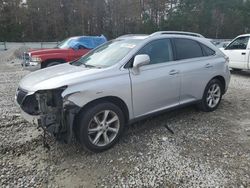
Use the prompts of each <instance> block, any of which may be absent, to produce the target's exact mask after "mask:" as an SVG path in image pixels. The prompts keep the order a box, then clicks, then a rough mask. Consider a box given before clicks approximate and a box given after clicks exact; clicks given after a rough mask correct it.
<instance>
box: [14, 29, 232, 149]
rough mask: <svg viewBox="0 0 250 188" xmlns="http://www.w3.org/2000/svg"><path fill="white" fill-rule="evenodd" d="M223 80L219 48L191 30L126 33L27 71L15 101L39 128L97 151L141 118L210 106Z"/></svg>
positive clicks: (225, 71) (216, 102)
mask: <svg viewBox="0 0 250 188" xmlns="http://www.w3.org/2000/svg"><path fill="white" fill-rule="evenodd" d="M229 80H230V72H229V68H228V62H227V59H226V58H225V56H224V55H223V53H222V52H221V51H220V50H218V49H217V48H216V47H215V46H214V45H213V44H211V42H210V41H209V40H207V39H205V38H203V37H202V36H200V35H198V34H197V35H195V34H192V33H191V34H190V33H183V32H178V33H174V32H170V33H169V32H157V33H154V34H152V35H126V36H122V37H119V38H117V39H115V40H112V41H109V42H107V43H105V44H104V45H102V46H100V47H98V48H96V49H94V50H92V51H91V52H90V53H88V54H87V55H85V56H83V57H82V58H80V59H79V60H77V61H74V62H71V63H66V64H63V65H58V66H54V67H50V68H47V69H43V70H39V71H36V72H33V73H31V74H29V75H27V76H26V77H24V78H23V79H22V80H21V82H20V85H19V87H18V89H17V93H16V101H17V103H18V104H19V106H20V107H21V111H22V114H23V117H24V118H25V119H27V120H28V121H30V122H32V123H34V124H37V125H38V126H39V127H42V128H43V129H44V130H45V131H46V132H49V133H51V134H53V135H54V136H56V137H57V138H58V139H63V140H65V141H66V142H70V141H71V139H72V137H73V136H75V137H76V138H77V140H78V141H79V142H80V144H81V145H82V146H83V147H84V148H86V149H88V150H90V151H93V152H101V151H104V150H106V149H108V148H110V147H112V146H113V145H114V144H115V143H116V142H117V141H118V139H119V137H120V136H121V134H122V132H123V130H124V127H125V126H126V125H128V124H130V123H131V122H134V121H136V120H139V119H141V118H144V117H148V116H152V115H153V114H156V113H159V112H162V111H165V110H169V109H172V108H176V107H181V106H184V105H187V104H197V106H198V107H199V108H200V109H201V110H203V111H206V112H210V111H214V110H215V109H216V108H217V107H218V105H219V104H220V101H221V98H222V95H223V94H225V93H226V91H227V88H228V84H229Z"/></svg>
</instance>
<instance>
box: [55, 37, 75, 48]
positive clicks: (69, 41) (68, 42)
mask: <svg viewBox="0 0 250 188" xmlns="http://www.w3.org/2000/svg"><path fill="white" fill-rule="evenodd" d="M76 41H77V38H68V39H65V40H63V41H62V42H61V43H60V44H58V46H57V47H58V48H61V49H69V48H72V47H73V44H74V43H75V42H76Z"/></svg>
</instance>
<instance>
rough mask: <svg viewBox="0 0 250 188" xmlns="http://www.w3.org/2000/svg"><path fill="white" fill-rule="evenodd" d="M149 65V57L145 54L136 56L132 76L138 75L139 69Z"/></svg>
mask: <svg viewBox="0 0 250 188" xmlns="http://www.w3.org/2000/svg"><path fill="white" fill-rule="evenodd" d="M149 63H150V57H149V56H148V55H147V54H142V55H136V56H135V58H134V62H133V72H134V74H139V68H140V67H141V66H143V65H147V64H149Z"/></svg>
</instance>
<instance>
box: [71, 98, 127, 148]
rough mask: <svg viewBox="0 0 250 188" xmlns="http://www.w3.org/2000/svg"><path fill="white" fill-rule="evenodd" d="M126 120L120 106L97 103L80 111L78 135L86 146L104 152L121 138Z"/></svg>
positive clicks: (81, 142)
mask: <svg viewBox="0 0 250 188" xmlns="http://www.w3.org/2000/svg"><path fill="white" fill-rule="evenodd" d="M124 122H125V121H124V115H123V112H122V110H121V109H120V108H119V107H117V106H116V105H114V104H112V103H101V104H97V105H95V106H92V107H90V108H88V109H86V110H84V111H83V112H81V113H80V115H79V116H78V122H77V129H76V131H77V134H76V135H77V137H78V140H79V142H80V144H81V145H82V146H83V147H84V148H86V149H88V150H90V151H92V152H102V151H104V150H107V149H109V148H111V147H112V146H113V145H114V144H115V143H116V142H117V141H118V140H119V138H120V136H121V134H122V132H123V128H124Z"/></svg>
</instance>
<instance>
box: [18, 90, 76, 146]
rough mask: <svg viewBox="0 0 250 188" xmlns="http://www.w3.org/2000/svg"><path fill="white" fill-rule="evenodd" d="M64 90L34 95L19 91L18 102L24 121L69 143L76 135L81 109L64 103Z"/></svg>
mask: <svg viewBox="0 0 250 188" xmlns="http://www.w3.org/2000/svg"><path fill="white" fill-rule="evenodd" d="M64 89H65V87H62V88H58V89H54V90H48V91H38V92H36V93H33V94H28V93H27V92H25V91H23V90H22V89H18V90H17V94H16V102H17V103H18V105H19V106H20V108H21V114H22V116H23V118H24V119H26V120H27V121H28V122H30V123H32V124H34V125H37V126H38V127H39V128H42V129H43V130H44V131H46V132H47V133H50V134H51V135H53V136H55V137H56V138H57V139H58V140H64V141H65V142H67V143H69V142H70V141H71V140H72V137H73V135H74V134H73V124H74V119H75V116H76V114H77V113H78V112H79V110H80V108H79V107H77V106H76V105H72V103H68V102H67V103H64V101H63V99H62V96H61V94H62V92H63V91H64Z"/></svg>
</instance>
